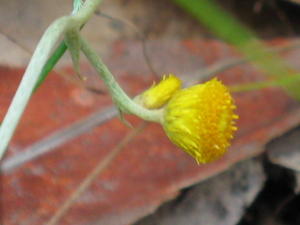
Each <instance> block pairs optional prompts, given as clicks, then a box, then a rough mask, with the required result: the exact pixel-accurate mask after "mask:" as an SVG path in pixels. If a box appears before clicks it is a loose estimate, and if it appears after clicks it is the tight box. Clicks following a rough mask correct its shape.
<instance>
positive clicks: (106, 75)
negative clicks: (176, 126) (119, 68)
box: [80, 38, 162, 123]
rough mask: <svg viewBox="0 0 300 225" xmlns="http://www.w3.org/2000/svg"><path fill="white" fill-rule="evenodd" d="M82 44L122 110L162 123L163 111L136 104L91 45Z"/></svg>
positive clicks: (82, 47) (83, 42) (84, 42)
mask: <svg viewBox="0 0 300 225" xmlns="http://www.w3.org/2000/svg"><path fill="white" fill-rule="evenodd" d="M80 42H81V49H82V51H83V53H84V54H85V55H86V57H87V58H88V60H89V61H90V62H91V64H92V65H93V66H94V68H95V69H96V71H97V72H98V74H99V75H100V77H101V78H102V79H103V81H104V82H105V84H106V85H107V87H108V88H109V91H110V93H111V96H112V98H113V100H114V101H115V102H116V104H117V105H118V106H119V108H120V110H122V111H125V112H128V113H131V114H134V115H136V116H139V117H141V118H142V119H144V120H148V121H152V122H158V123H160V122H161V120H162V110H148V109H145V108H144V107H142V106H140V105H138V104H137V103H135V102H134V101H133V100H132V99H131V98H130V97H128V95H127V94H126V93H125V92H124V90H123V89H122V88H121V87H120V85H119V84H118V82H117V81H116V80H115V78H114V76H113V75H112V73H111V72H110V71H109V69H108V68H107V67H106V66H105V64H104V63H103V62H102V61H101V59H100V57H99V56H98V54H97V53H96V52H95V51H94V50H93V49H92V48H91V47H90V46H89V44H88V43H87V42H86V41H85V40H84V39H83V38H80Z"/></svg>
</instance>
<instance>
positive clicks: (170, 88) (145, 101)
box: [135, 74, 181, 109]
mask: <svg viewBox="0 0 300 225" xmlns="http://www.w3.org/2000/svg"><path fill="white" fill-rule="evenodd" d="M180 88H181V80H179V79H178V78H177V77H176V76H174V75H173V74H169V76H163V79H162V80H161V81H160V82H159V83H158V84H157V85H153V86H152V87H151V88H149V89H147V90H146V91H145V92H143V93H142V94H141V95H139V96H137V97H136V98H135V101H136V102H137V103H139V104H141V105H142V106H144V107H145V108H147V109H158V108H161V107H162V106H163V105H165V104H166V103H167V102H168V101H169V100H170V98H171V97H172V95H173V94H174V93H175V92H176V91H177V90H178V89H180Z"/></svg>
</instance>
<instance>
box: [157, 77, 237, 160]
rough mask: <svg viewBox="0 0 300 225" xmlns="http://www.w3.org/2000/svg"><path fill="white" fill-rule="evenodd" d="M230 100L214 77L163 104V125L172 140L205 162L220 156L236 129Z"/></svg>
mask: <svg viewBox="0 0 300 225" xmlns="http://www.w3.org/2000/svg"><path fill="white" fill-rule="evenodd" d="M235 108H236V106H235V105H234V102H233V99H232V97H231V95H230V93H229V91H228V89H227V88H226V87H225V86H224V85H223V84H222V83H221V82H220V81H219V80H217V79H212V80H210V81H208V82H206V83H203V84H199V85H196V86H192V87H190V88H186V89H181V90H179V91H177V92H176V93H175V94H174V95H173V96H172V98H171V99H170V101H169V102H168V104H167V105H166V107H165V111H164V118H163V122H162V124H163V127H164V129H165V131H166V133H167V135H168V137H169V138H170V139H171V141H172V142H173V143H175V144H176V145H177V146H179V147H181V148H182V149H183V150H184V151H186V152H187V153H188V154H190V155H191V156H192V157H194V158H195V159H196V161H197V162H198V163H208V162H211V161H214V160H216V159H218V158H219V157H220V156H222V155H223V154H224V153H225V152H226V149H227V148H228V147H229V145H230V141H231V139H232V138H233V134H234V132H235V131H236V130H237V127H236V126H235V120H236V119H237V118H238V116H237V115H235V114H234V109H235Z"/></svg>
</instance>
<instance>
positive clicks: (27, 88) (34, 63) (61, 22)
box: [0, 0, 102, 159]
mask: <svg viewBox="0 0 300 225" xmlns="http://www.w3.org/2000/svg"><path fill="white" fill-rule="evenodd" d="M101 1H102V0H87V1H86V2H85V3H84V5H83V6H82V8H81V10H80V11H79V12H78V13H76V14H74V15H72V16H65V17H62V18H60V19H57V20H56V21H54V23H53V24H51V25H50V26H49V28H48V29H47V30H46V31H45V33H44V34H43V37H42V38H41V40H40V42H39V44H38V46H37V48H36V50H35V52H34V54H33V56H32V58H31V60H30V63H29V65H28V67H27V69H26V71H25V74H24V76H23V78H22V81H21V83H20V85H19V87H18V90H17V91H16V94H15V96H14V98H13V100H12V103H11V104H10V106H9V109H8V111H7V113H6V116H5V118H4V120H3V123H2V125H1V128H0V159H1V158H2V157H3V155H4V153H5V151H6V149H7V146H8V143H9V141H10V139H11V137H12V135H13V133H14V131H15V129H16V127H17V125H18V123H19V120H20V118H21V116H22V114H23V112H24V110H25V107H26V105H27V103H28V101H29V99H30V97H31V94H32V91H33V90H34V87H35V85H36V83H37V81H38V79H39V75H40V73H41V72H42V69H43V67H44V65H45V64H46V62H47V59H48V58H49V55H50V53H51V51H52V50H53V48H54V46H55V45H56V43H57V41H58V40H59V39H60V37H61V36H62V35H63V34H64V33H65V32H66V30H70V29H78V30H79V29H80V27H81V26H82V25H83V24H85V23H86V21H87V20H88V19H89V18H90V17H91V15H92V14H93V12H94V11H95V10H96V9H97V7H98V5H99V4H100V3H101Z"/></svg>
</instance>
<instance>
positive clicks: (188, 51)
mask: <svg viewBox="0 0 300 225" xmlns="http://www.w3.org/2000/svg"><path fill="white" fill-rule="evenodd" d="M182 2H185V3H182ZM195 2H198V3H199V4H194V3H195ZM205 2H207V1H205V0H199V1H192V0H190V1H179V0H178V1H177V0H174V1H172V0H161V1H146V0H110V1H103V3H101V5H100V7H99V10H97V12H96V14H95V15H94V16H93V18H92V19H91V20H90V21H89V22H88V24H87V25H86V26H85V27H84V29H83V30H82V35H83V36H84V37H85V38H86V39H87V40H88V41H90V43H91V44H92V46H93V47H94V48H95V49H96V50H97V52H98V53H99V54H100V56H101V57H102V58H103V60H104V62H105V63H106V64H107V66H108V67H109V69H110V70H111V71H112V72H113V74H114V75H115V76H116V78H117V80H118V81H119V82H120V84H121V86H122V87H123V88H124V89H125V90H126V91H127V92H128V94H129V95H130V96H134V95H137V94H138V93H141V92H142V91H143V90H145V89H146V88H147V87H149V86H151V85H152V83H153V81H157V80H159V79H160V77H161V76H162V75H164V74H169V73H174V74H176V75H178V76H179V77H180V78H182V79H183V80H184V81H185V82H186V83H188V84H190V83H195V82H202V81H204V80H207V79H209V78H210V77H214V76H218V78H219V79H220V80H222V82H224V83H225V84H227V85H229V86H230V87H237V88H236V89H234V88H233V89H232V90H233V91H234V93H233V95H234V98H235V101H236V103H237V106H238V109H237V114H238V115H239V116H240V119H239V121H238V127H239V130H238V133H237V135H236V137H235V139H234V141H233V145H232V146H231V148H230V149H229V152H228V153H227V154H226V155H225V156H224V157H223V158H222V159H220V160H218V161H216V162H214V163H210V164H207V165H197V164H196V162H195V161H194V160H193V159H192V158H191V157H189V156H188V155H187V154H185V153H184V152H183V151H182V150H180V149H179V148H177V147H175V146H174V145H173V144H172V143H171V142H170V141H169V140H168V139H167V137H166V136H165V134H164V132H163V130H162V128H161V127H160V126H159V125H157V124H151V123H146V122H143V121H141V120H140V119H138V118H136V117H134V116H126V120H128V121H129V123H130V124H131V125H132V127H128V126H126V124H123V123H122V122H121V121H120V120H119V119H118V112H117V110H116V109H115V108H114V106H113V103H112V101H111V98H110V96H109V93H108V92H107V89H106V87H105V85H104V84H103V83H102V81H101V80H100V79H99V77H98V76H97V74H96V72H95V71H94V70H93V68H92V67H91V66H90V65H89V63H88V62H87V61H86V60H85V58H84V57H83V56H82V57H81V63H80V71H81V74H82V75H83V76H85V77H86V78H87V80H86V81H82V80H80V79H78V77H77V76H76V75H75V72H74V70H73V69H72V63H71V60H70V56H69V54H68V53H66V54H65V55H64V56H63V58H62V59H61V60H60V61H59V63H58V65H57V66H56V67H55V68H54V71H53V72H51V73H50V74H49V76H48V77H47V78H46V80H45V82H44V83H43V84H42V86H41V87H40V88H39V89H38V90H37V92H36V93H34V95H33V96H32V99H31V101H30V104H29V106H28V107H27V109H26V112H25V114H24V116H23V117H22V120H21V122H20V125H19V126H18V129H17V131H16V133H15V136H14V138H13V140H12V142H11V143H10V145H9V148H8V152H7V154H6V156H5V158H4V159H3V160H2V161H1V164H0V166H1V178H0V182H1V188H0V221H1V224H3V225H27V224H30V225H40V224H47V225H50V224H62V225H67V224H72V225H96V224H99V225H102V224H103V225H129V224H132V225H133V224H134V225H183V224H187V225H207V224H209V225H299V224H300V213H299V208H300V198H299V179H300V175H299V172H300V167H299V165H300V152H299V149H300V141H299V140H300V130H299V128H298V126H299V122H300V105H299V100H297V99H299V97H298V96H299V95H298V92H297V91H298V89H299V88H298V83H297V82H296V81H295V82H293V86H291V84H290V83H289V84H288V85H283V84H285V81H286V79H288V78H286V77H287V75H286V74H288V73H292V74H298V73H299V72H298V71H299V70H300V65H299V60H300V50H299V47H300V43H299V40H298V36H299V32H300V29H299V23H300V16H299V15H300V1H297V0H244V1H238V0H222V1H221V0H219V1H214V2H213V1H208V2H210V3H211V4H212V5H213V6H214V7H217V9H218V8H220V10H221V11H209V10H208V8H206V7H204V8H202V5H201V4H206V3H205ZM0 3H1V6H0V49H1V52H0V119H1V120H2V119H3V118H4V116H5V113H6V110H7V108H8V106H9V103H10V101H11V99H12V97H13V95H14V92H15V90H16V88H17V86H18V84H19V82H20V80H21V77H22V75H23V73H24V70H25V68H26V65H27V64H28V62H29V60H30V57H31V55H32V53H33V51H34V49H35V47H36V45H37V42H38V40H39V39H40V37H41V35H42V34H43V32H44V31H45V29H46V28H47V26H48V25H49V24H50V23H51V22H52V21H53V20H55V19H56V18H58V17H60V16H63V15H66V14H69V13H70V12H71V11H72V1H71V0H60V1H58V0H52V1H38V0H27V1H22V0H0ZM203 10H207V13H206V14H205V13H204V14H205V15H203V13H199V12H203ZM212 12H213V13H212ZM219 12H227V13H229V14H228V15H227V14H226V15H225V17H224V15H223V14H222V13H219ZM229 15H232V16H233V17H232V18H233V21H235V22H234V23H231V22H230V21H231V20H232V18H231V17H230V16H229ZM214 21H217V22H215V23H214ZM235 23H236V24H237V25H236V24H235ZM232 24H233V25H232ZM229 25H230V27H229ZM231 25H232V26H231ZM244 29H245V30H246V31H245V30H244ZM247 29H248V30H247ZM248 31H250V33H251V35H250V36H247V35H248V33H247V32H248ZM244 34H245V35H244ZM243 35H244V36H243ZM252 38H254V39H257V40H259V41H261V42H260V43H261V46H262V49H264V48H265V49H266V51H268V52H270V53H271V54H272V55H273V54H274V55H275V56H276V57H275V58H276V59H273V58H272V59H271V64H268V66H266V67H264V65H266V64H267V63H266V62H265V61H264V60H263V59H260V58H258V59H256V58H255V59H254V57H256V56H257V55H255V54H252V52H257V51H260V50H257V51H251V50H249V48H244V47H245V46H247V43H249V42H250V40H251V39H252ZM240 43H242V44H240ZM277 57H278V58H277ZM281 63H282V64H284V66H283V67H282V68H284V71H288V72H287V73H284V74H282V76H279V77H278V76H277V75H278V74H276V72H275V75H276V76H273V75H272V72H273V71H272V68H273V67H274V68H277V65H279V64H280V65H281ZM280 68H281V67H280ZM275 70H276V69H275ZM269 73H270V74H269ZM278 79H281V83H280V84H282V85H271V86H270V85H262V86H257V85H255V84H262V83H263V82H266V81H270V80H271V81H273V84H277V83H276V82H277V80H278ZM245 84H254V85H252V86H251V85H250V88H249V86H247V88H244V89H243V87H245V86H241V85H245ZM299 85H300V84H299ZM239 87H240V88H239ZM236 90H239V91H236ZM0 141H1V140H0Z"/></svg>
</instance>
